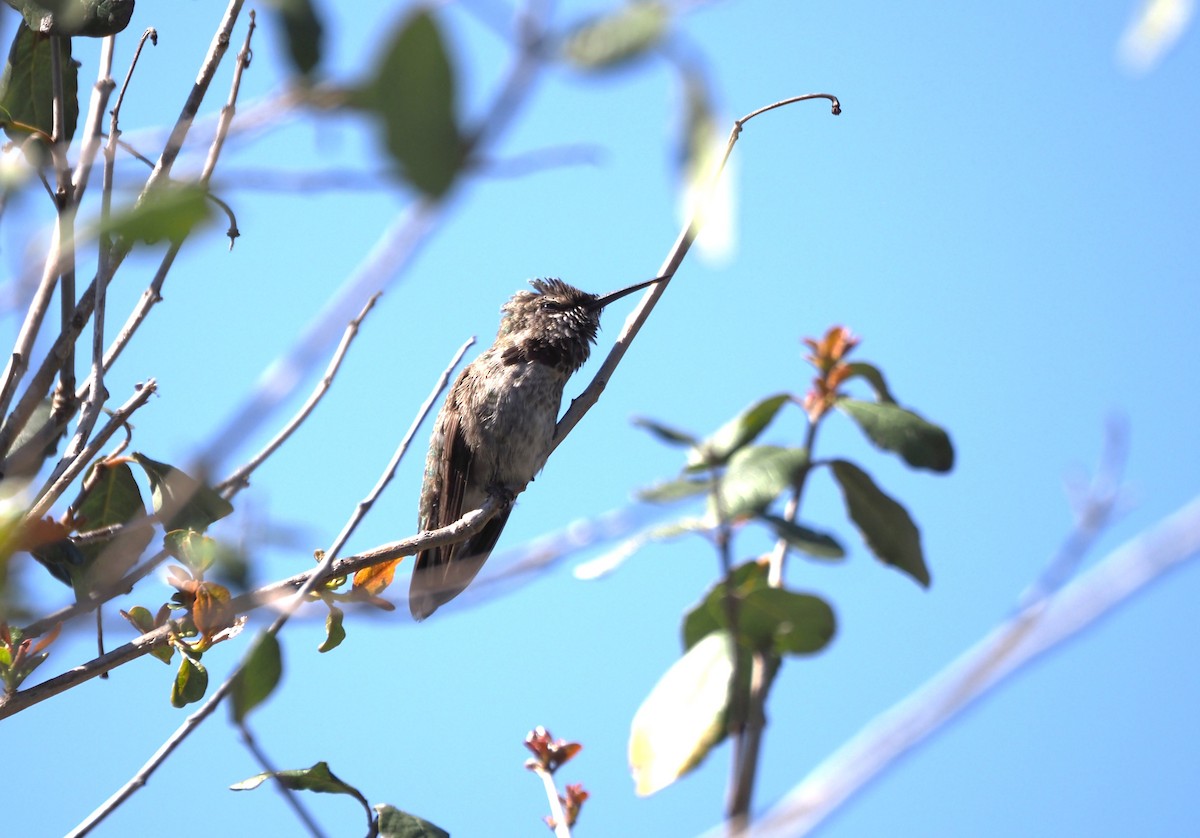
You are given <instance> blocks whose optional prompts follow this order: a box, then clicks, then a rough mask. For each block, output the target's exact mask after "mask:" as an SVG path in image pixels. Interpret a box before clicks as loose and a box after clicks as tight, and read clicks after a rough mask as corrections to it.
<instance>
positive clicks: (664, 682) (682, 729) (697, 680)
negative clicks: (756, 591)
mask: <svg viewBox="0 0 1200 838" xmlns="http://www.w3.org/2000/svg"><path fill="white" fill-rule="evenodd" d="M733 661H734V644H733V641H732V639H731V638H730V636H729V634H728V633H727V632H723V631H717V632H713V633H712V634H710V635H708V636H707V637H705V638H704V639H703V640H701V641H699V642H698V643H696V644H695V645H694V646H692V647H691V649H689V650H688V652H687V653H686V654H685V655H684V656H683V657H682V658H680V659H679V660H678V661H676V662H675V663H674V664H673V665H672V666H671V668H670V669H668V670H667V671H666V673H665V674H664V675H663V676H662V678H661V679H660V680H659V682H658V683H657V684H656V685H655V686H654V689H653V690H651V691H650V694H649V695H648V696H647V697H646V699H645V701H643V702H642V706H641V707H639V708H638V710H637V713H635V714H634V717H633V723H632V725H631V729H630V733H629V765H630V767H631V769H632V771H633V781H634V788H635V790H636V792H637V794H638V795H640V796H643V797H644V796H646V795H650V794H653V793H654V792H656V791H659V790H660V789H664V788H666V787H667V786H669V785H671V784H672V783H674V782H675V781H676V780H677V779H679V778H680V777H681V776H683V775H684V774H686V773H687V772H689V771H691V770H692V769H693V768H695V767H696V766H697V765H699V764H700V762H701V761H702V760H703V759H704V757H706V756H707V755H708V752H709V751H710V750H711V749H712V748H713V746H715V745H716V744H717V743H718V742H720V741H721V739H722V738H724V736H725V724H724V722H725V712H726V707H727V706H728V703H729V687H730V683H731V681H732V680H733Z"/></svg>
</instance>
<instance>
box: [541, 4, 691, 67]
mask: <svg viewBox="0 0 1200 838" xmlns="http://www.w3.org/2000/svg"><path fill="white" fill-rule="evenodd" d="M670 21H671V10H670V8H669V7H668V6H667V4H666V3H662V2H658V1H657V0H633V2H630V3H627V4H626V5H625V6H624V7H623V8H619V9H617V10H616V11H612V12H609V13H607V14H604V15H601V16H599V17H594V18H591V19H589V20H587V21H584V22H583V23H582V24H580V25H579V26H577V27H575V29H573V30H572V31H571V32H570V33H569V34H568V35H567V38H566V40H565V42H564V43H563V57H564V58H566V60H567V62H568V63H570V64H572V65H573V66H575V67H576V68H578V69H580V70H587V71H592V72H594V71H597V70H608V69H611V68H613V67H618V66H620V65H622V64H626V63H628V62H629V61H632V60H633V59H635V58H640V57H641V56H643V55H645V54H646V53H648V52H649V51H650V50H651V49H653V48H654V47H656V46H658V44H659V43H660V42H661V41H662V39H663V37H664V36H665V35H666V34H667V25H668V24H669V23H670Z"/></svg>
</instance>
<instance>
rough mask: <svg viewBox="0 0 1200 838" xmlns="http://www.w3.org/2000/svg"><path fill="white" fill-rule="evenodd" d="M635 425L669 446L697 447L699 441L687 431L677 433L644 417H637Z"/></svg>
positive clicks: (634, 421) (634, 419) (634, 420)
mask: <svg viewBox="0 0 1200 838" xmlns="http://www.w3.org/2000/svg"><path fill="white" fill-rule="evenodd" d="M633 424H634V425H636V426H637V427H639V428H644V429H645V430H647V431H649V432H650V433H652V434H654V435H655V436H656V437H658V438H659V439H660V440H662V441H663V442H665V443H667V444H668V445H682V446H688V445H696V444H697V443H698V442H699V440H698V439H696V438H695V437H694V436H692V435H691V434H689V433H686V432H685V431H677V430H675V429H674V428H672V427H669V426H667V425H664V424H662V423H661V422H656V421H655V420H653V419H647V418H645V417H644V416H635V417H634V418H633Z"/></svg>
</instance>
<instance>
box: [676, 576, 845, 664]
mask: <svg viewBox="0 0 1200 838" xmlns="http://www.w3.org/2000/svg"><path fill="white" fill-rule="evenodd" d="M725 591H726V588H725V583H724V581H721V582H718V583H717V584H716V585H714V586H713V587H712V588H710V589H709V592H708V593H707V594H706V595H705V597H704V599H703V600H702V601H701V602H700V603H699V604H698V605H696V606H695V607H694V608H692V610H691V611H689V612H688V613H687V615H686V616H685V617H684V621H683V646H684V648H685V649H690V648H692V647H693V646H695V645H696V644H697V643H699V642H700V641H702V640H703V639H704V638H705V637H708V636H709V635H711V634H712V633H713V632H716V631H729V619H728V614H729V612H728V610H727V603H726V602H725V596H726V593H725ZM733 595H734V596H735V597H736V598H737V616H738V641H739V645H741V646H742V647H744V648H746V649H749V650H759V651H770V652H773V653H775V654H793V655H800V654H812V653H813V652H818V651H820V650H821V649H823V648H824V647H825V646H826V645H828V643H829V641H830V640H831V639H832V638H833V635H834V632H835V631H836V629H837V622H836V619H835V617H834V613H833V609H832V608H831V607H830V606H829V603H827V602H825V600H823V599H821V598H820V597H816V596H812V595H811V594H801V593H796V592H794V591H789V590H787V589H785V588H772V587H771V586H770V585H768V584H767V567H766V565H764V564H760V563H758V562H746V563H745V564H743V565H740V566H738V567H737V568H735V569H734V572H733Z"/></svg>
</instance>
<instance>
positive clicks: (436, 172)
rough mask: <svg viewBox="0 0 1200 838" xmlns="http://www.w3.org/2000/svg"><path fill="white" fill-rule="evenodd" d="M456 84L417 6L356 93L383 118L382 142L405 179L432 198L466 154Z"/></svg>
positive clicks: (437, 36) (428, 19) (436, 34)
mask: <svg viewBox="0 0 1200 838" xmlns="http://www.w3.org/2000/svg"><path fill="white" fill-rule="evenodd" d="M455 84H456V83H455V72H454V66H453V65H452V64H451V61H450V55H449V53H448V52H447V50H446V45H445V42H444V40H443V38H442V34H441V32H440V31H439V29H438V26H437V22H436V21H435V20H434V18H433V16H432V15H431V14H430V13H429V11H428V10H426V9H418V10H417V11H415V12H414V13H412V14H410V15H409V16H408V17H406V18H405V19H404V20H403V21H402V23H401V25H400V27H399V29H397V30H396V32H395V33H394V34H393V35H392V37H391V39H390V41H389V43H388V46H387V48H386V49H385V51H384V56H383V60H382V61H380V62H379V65H378V67H377V69H376V73H375V78H374V79H373V80H372V81H370V82H369V83H368V84H367V85H366V86H365V87H364V88H363V89H361V90H360V91H359V92H358V95H357V96H355V97H354V102H355V104H357V105H359V106H361V107H365V108H367V109H368V110H371V111H374V112H375V114H376V115H377V116H378V117H380V119H381V120H382V122H383V130H384V143H385V145H386V147H387V150H388V152H389V153H390V154H391V156H392V158H393V159H394V160H395V161H396V163H398V164H399V166H400V170H401V172H402V173H403V175H404V177H405V179H406V180H408V182H409V183H411V184H412V185H413V186H415V187H416V188H417V189H418V190H420V191H421V192H423V193H424V194H426V195H428V196H430V197H434V198H437V197H440V196H442V195H444V194H445V193H446V191H447V190H449V189H450V186H451V185H452V184H453V183H454V180H455V178H456V177H457V176H458V173H459V170H461V169H462V166H463V163H464V161H465V156H466V142H465V141H464V139H463V137H462V134H461V132H460V130H459V126H458V119H457V116H456V91H455Z"/></svg>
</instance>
